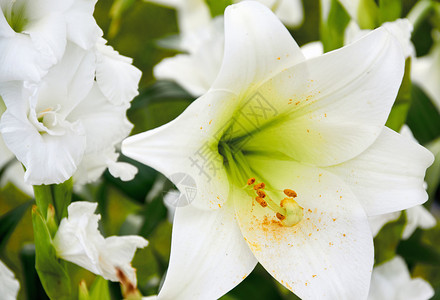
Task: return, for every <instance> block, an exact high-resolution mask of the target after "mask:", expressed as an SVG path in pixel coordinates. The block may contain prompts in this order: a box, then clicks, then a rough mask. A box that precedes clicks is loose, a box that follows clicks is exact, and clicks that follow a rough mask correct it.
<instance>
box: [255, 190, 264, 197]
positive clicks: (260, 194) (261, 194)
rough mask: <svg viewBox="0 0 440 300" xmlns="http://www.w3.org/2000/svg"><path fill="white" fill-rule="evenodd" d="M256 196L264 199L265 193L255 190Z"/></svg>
mask: <svg viewBox="0 0 440 300" xmlns="http://www.w3.org/2000/svg"><path fill="white" fill-rule="evenodd" d="M257 194H258V196H260V197H261V198H264V197H266V193H265V192H264V191H263V190H257Z"/></svg>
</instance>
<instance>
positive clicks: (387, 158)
mask: <svg viewBox="0 0 440 300" xmlns="http://www.w3.org/2000/svg"><path fill="white" fill-rule="evenodd" d="M433 159H434V158H433V155H432V153H430V152H429V151H428V150H426V149H425V148H423V147H422V146H420V145H419V144H417V143H415V142H413V141H412V140H410V139H408V138H406V137H403V136H401V135H399V134H398V133H396V132H394V131H392V130H390V129H388V128H386V127H385V128H384V130H383V131H382V133H381V135H380V136H379V137H378V138H377V140H376V141H375V143H374V144H373V145H371V147H370V148H368V149H367V150H366V151H365V152H363V153H362V154H360V155H359V156H357V157H355V158H353V159H352V160H349V161H347V162H345V163H342V164H340V165H335V166H332V167H329V168H328V170H329V171H330V172H332V173H334V174H336V175H338V176H340V177H341V178H343V179H344V180H345V181H346V182H347V183H348V184H349V185H350V187H351V189H352V190H353V192H354V193H355V195H356V196H357V198H358V199H359V201H360V202H361V204H362V206H363V207H364V209H365V211H366V212H367V215H368V216H374V215H378V214H384V213H390V212H393V211H398V210H403V209H407V208H409V207H412V206H415V205H418V204H422V203H423V202H425V201H426V200H427V199H428V195H427V194H426V191H425V189H424V188H423V178H424V175H425V170H426V168H427V167H429V166H430V165H431V164H432V162H433Z"/></svg>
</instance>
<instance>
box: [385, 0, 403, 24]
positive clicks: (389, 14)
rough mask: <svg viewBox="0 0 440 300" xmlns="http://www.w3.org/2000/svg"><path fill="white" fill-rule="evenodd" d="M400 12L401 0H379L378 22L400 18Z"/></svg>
mask: <svg viewBox="0 0 440 300" xmlns="http://www.w3.org/2000/svg"><path fill="white" fill-rule="evenodd" d="M401 13H402V0H380V1H379V22H380V24H382V23H385V22H391V21H394V20H397V19H398V18H400V16H401Z"/></svg>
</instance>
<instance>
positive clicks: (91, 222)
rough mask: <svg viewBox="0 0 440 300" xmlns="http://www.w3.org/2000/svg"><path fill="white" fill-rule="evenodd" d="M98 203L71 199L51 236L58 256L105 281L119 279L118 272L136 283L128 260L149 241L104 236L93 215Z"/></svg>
mask: <svg viewBox="0 0 440 300" xmlns="http://www.w3.org/2000/svg"><path fill="white" fill-rule="evenodd" d="M96 207H97V203H90V202H74V203H72V204H70V205H69V207H68V217H67V218H64V219H63V220H61V223H60V227H59V229H58V231H57V233H56V235H55V238H54V246H55V248H56V250H57V255H58V256H59V257H60V258H62V259H64V260H67V261H70V262H72V263H75V264H77V265H79V266H81V267H83V268H85V269H87V270H89V271H91V272H93V273H95V274H97V275H101V276H102V277H104V278H105V279H107V280H111V281H118V280H119V279H118V276H117V271H118V270H120V271H122V272H123V273H124V274H125V276H126V277H127V278H128V279H129V280H130V281H131V282H132V283H133V284H134V285H135V286H136V270H135V269H134V268H133V267H132V266H131V260H132V259H133V256H134V253H135V252H136V249H137V248H144V247H146V246H147V245H148V241H147V240H145V239H144V238H143V237H140V236H111V237H108V238H104V237H103V236H102V235H101V233H100V232H99V231H98V221H99V219H100V218H101V216H100V215H96V214H94V212H95V210H96Z"/></svg>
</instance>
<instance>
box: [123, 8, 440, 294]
mask: <svg viewBox="0 0 440 300" xmlns="http://www.w3.org/2000/svg"><path fill="white" fill-rule="evenodd" d="M404 62H405V60H404V56H403V54H402V50H401V47H400V45H399V42H398V41H397V40H396V39H395V38H394V37H393V36H392V35H391V34H390V33H389V32H388V31H387V30H386V29H383V28H380V29H377V30H375V31H373V32H371V33H370V34H368V35H366V36H365V37H364V38H362V39H360V40H358V41H357V42H355V43H353V44H350V45H349V46H347V47H344V48H341V49H339V50H336V51H333V52H330V53H327V54H325V55H322V56H319V57H316V58H313V59H309V60H306V59H305V58H304V56H303V54H302V53H301V50H300V48H299V47H298V45H297V44H296V42H295V41H294V40H293V39H292V37H291V35H290V33H289V32H288V31H287V30H286V28H285V27H284V26H283V25H282V23H281V22H280V21H279V20H278V19H277V18H276V17H275V15H274V14H273V13H272V12H271V11H270V10H269V9H267V8H266V7H265V6H262V5H261V4H258V3H256V2H251V1H245V2H242V3H240V4H236V5H233V6H229V7H228V8H227V10H226V13H225V50H224V59H223V63H222V67H221V69H220V72H219V74H218V77H217V78H216V80H215V82H214V83H213V85H212V87H211V88H210V89H209V91H208V92H207V93H205V94H204V95H203V96H202V97H200V98H199V99H197V100H195V101H194V102H193V103H192V104H191V105H190V106H189V107H188V108H187V109H186V110H185V112H184V113H182V115H180V116H179V117H178V118H177V119H175V120H174V121H172V122H170V123H168V124H166V125H164V126H162V127H159V128H157V129H154V130H151V131H148V132H145V133H141V134H138V135H135V136H133V137H129V138H128V139H126V140H125V141H124V142H123V144H122V152H123V153H124V154H125V155H127V156H129V157H131V158H133V159H136V160H138V161H140V162H142V163H144V164H147V165H149V166H151V167H153V168H155V169H157V170H158V171H160V172H162V173H163V174H165V175H166V176H167V177H168V178H169V179H171V180H172V181H173V179H176V180H177V177H176V176H174V175H175V174H186V175H185V176H186V177H185V178H188V179H191V178H192V180H193V181H194V182H195V185H196V188H192V187H191V185H190V184H188V185H185V186H182V185H181V186H182V187H183V188H179V190H180V192H181V193H188V195H190V196H191V197H192V198H190V199H192V202H191V203H190V204H189V205H187V206H184V207H177V208H176V212H175V217H174V224H173V237H172V245H171V258H170V265H169V268H168V271H167V276H166V279H165V281H164V284H163V286H162V289H161V290H160V292H159V295H158V298H159V299H177V298H178V299H194V298H198V299H215V298H219V297H220V296H222V295H223V294H225V293H226V292H228V291H229V290H230V289H232V288H233V287H234V286H236V285H237V284H238V283H240V282H241V281H242V280H243V279H244V278H245V277H246V276H247V275H248V274H249V273H250V272H251V271H252V269H253V268H254V267H255V265H256V263H257V261H258V262H260V263H261V264H262V265H263V267H264V268H265V269H266V270H267V271H268V272H269V273H270V274H271V275H272V276H273V277H274V278H276V279H277V280H278V281H279V282H280V283H281V284H283V285H284V286H286V287H287V288H288V289H290V290H291V291H293V292H294V293H295V294H296V295H298V296H299V297H301V298H303V299H366V298H367V295H368V290H369V281H370V276H371V273H370V272H371V270H372V267H373V239H372V235H371V231H370V228H369V224H368V219H367V217H368V216H374V215H378V214H384V213H390V212H393V211H397V210H402V209H406V208H409V207H412V206H415V205H418V204H421V203H423V202H425V201H426V199H427V194H426V191H425V190H424V188H423V177H424V174H425V170H426V168H427V167H428V166H429V165H430V164H431V163H432V162H433V155H432V154H431V153H430V152H429V151H427V150H426V149H425V148H423V147H422V146H420V145H418V144H417V143H414V142H412V141H411V140H409V139H407V138H405V137H403V136H401V135H400V134H398V133H396V132H394V131H392V130H390V129H388V128H386V127H385V126H384V124H385V122H386V119H387V117H388V114H389V112H390V110H391V107H392V105H393V102H394V99H395V97H396V95H397V91H398V89H399V85H400V83H401V80H402V77H403V73H404ZM181 178H182V176H179V180H181ZM176 180H175V181H176ZM255 180H256V181H255ZM174 183H175V184H177V182H174ZM263 183H264V184H263ZM188 188H189V189H188ZM194 190H195V191H196V194H195V195H194V193H193V192H194ZM189 192H192V194H190V193H189ZM187 199H188V197H187Z"/></svg>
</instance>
